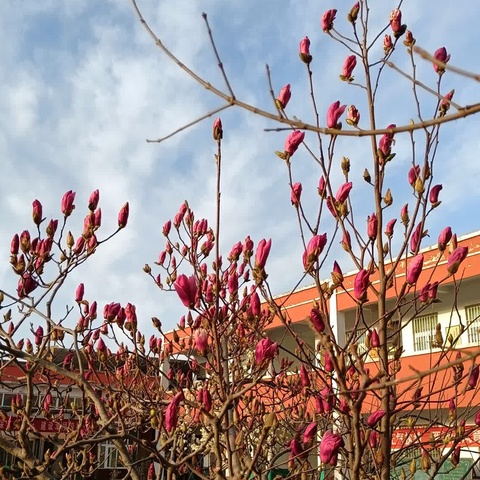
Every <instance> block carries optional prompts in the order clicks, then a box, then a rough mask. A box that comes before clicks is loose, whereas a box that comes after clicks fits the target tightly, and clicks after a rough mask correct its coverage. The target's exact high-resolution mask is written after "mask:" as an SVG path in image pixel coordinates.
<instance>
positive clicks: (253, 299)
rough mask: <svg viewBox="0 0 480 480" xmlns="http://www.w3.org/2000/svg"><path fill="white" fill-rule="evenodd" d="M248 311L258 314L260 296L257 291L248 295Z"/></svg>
mask: <svg viewBox="0 0 480 480" xmlns="http://www.w3.org/2000/svg"><path fill="white" fill-rule="evenodd" d="M250 311H251V312H252V314H253V315H260V312H261V309H260V297H259V296H258V293H257V292H253V293H252V295H251V296H250Z"/></svg>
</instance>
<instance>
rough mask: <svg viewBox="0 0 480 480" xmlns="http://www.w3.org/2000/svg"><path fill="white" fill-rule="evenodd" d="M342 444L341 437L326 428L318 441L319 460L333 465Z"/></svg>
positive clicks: (335, 462)
mask: <svg viewBox="0 0 480 480" xmlns="http://www.w3.org/2000/svg"><path fill="white" fill-rule="evenodd" d="M343 446H344V442H343V438H342V437H341V436H340V435H338V434H336V433H332V432H331V431H330V430H327V431H326V432H325V433H324V434H323V437H322V440H321V442H320V460H321V461H322V462H323V463H325V464H328V465H331V466H332V467H334V466H335V465H336V464H337V457H338V453H339V451H340V448H342V447H343Z"/></svg>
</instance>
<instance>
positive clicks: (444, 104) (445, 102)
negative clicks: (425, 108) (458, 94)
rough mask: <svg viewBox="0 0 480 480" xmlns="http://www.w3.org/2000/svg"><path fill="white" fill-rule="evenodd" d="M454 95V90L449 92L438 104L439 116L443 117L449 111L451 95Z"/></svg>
mask: <svg viewBox="0 0 480 480" xmlns="http://www.w3.org/2000/svg"><path fill="white" fill-rule="evenodd" d="M454 94H455V90H450V91H449V92H448V93H447V94H446V95H445V96H444V98H443V99H442V101H441V102H440V106H439V107H438V110H439V112H440V116H443V115H445V114H446V113H447V112H448V110H449V109H450V103H451V101H452V98H453V95H454Z"/></svg>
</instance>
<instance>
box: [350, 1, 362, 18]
mask: <svg viewBox="0 0 480 480" xmlns="http://www.w3.org/2000/svg"><path fill="white" fill-rule="evenodd" d="M359 11H360V2H356V3H355V4H354V5H353V7H352V8H351V9H350V12H349V13H348V15H347V19H348V21H349V22H350V23H354V22H356V20H357V18H358V12H359Z"/></svg>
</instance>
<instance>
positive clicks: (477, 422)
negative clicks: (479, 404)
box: [475, 410, 480, 427]
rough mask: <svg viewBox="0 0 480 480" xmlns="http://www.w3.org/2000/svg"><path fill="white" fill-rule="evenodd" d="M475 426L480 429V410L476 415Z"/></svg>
mask: <svg viewBox="0 0 480 480" xmlns="http://www.w3.org/2000/svg"><path fill="white" fill-rule="evenodd" d="M475 425H477V426H478V427H480V410H478V412H477V414H476V415H475Z"/></svg>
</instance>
